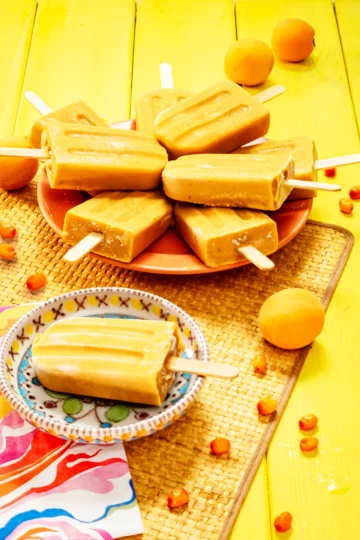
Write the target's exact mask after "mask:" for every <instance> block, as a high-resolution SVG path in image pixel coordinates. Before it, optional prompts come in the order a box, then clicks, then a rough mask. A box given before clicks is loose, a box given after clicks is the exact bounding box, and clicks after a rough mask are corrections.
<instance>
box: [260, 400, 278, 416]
mask: <svg viewBox="0 0 360 540" xmlns="http://www.w3.org/2000/svg"><path fill="white" fill-rule="evenodd" d="M276 408H277V401H276V399H274V398H273V397H271V396H268V397H266V398H264V399H262V400H261V401H259V403H258V404H257V410H258V411H259V413H260V414H262V415H264V416H268V415H269V414H272V413H273V412H275V411H276Z"/></svg>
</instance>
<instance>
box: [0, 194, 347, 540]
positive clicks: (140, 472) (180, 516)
mask: <svg viewBox="0 0 360 540" xmlns="http://www.w3.org/2000/svg"><path fill="white" fill-rule="evenodd" d="M0 220H1V221H7V222H10V223H11V224H13V225H15V226H16V227H17V228H18V231H19V235H18V237H19V238H18V241H17V252H18V260H17V261H16V262H12V263H6V262H3V261H1V262H0V305H9V304H18V303H24V302H28V301H34V296H33V295H31V294H30V293H28V292H27V290H26V288H25V287H24V281H25V279H26V277H27V276H28V275H29V274H30V273H33V272H35V271H38V270H42V271H45V272H46V274H47V276H48V279H49V283H48V286H47V288H46V290H45V291H44V292H43V293H42V294H41V295H40V296H37V297H36V300H42V299H46V298H49V297H52V296H54V295H58V294H60V293H64V292H67V291H70V290H76V289H81V288H85V287H92V286H93V287H95V286H123V287H131V288H137V289H142V290H145V291H149V292H152V293H155V294H158V295H161V296H163V297H165V298H167V299H169V300H170V301H172V302H175V303H176V304H178V305H179V306H180V307H182V308H183V309H185V310H186V311H187V312H188V313H190V315H192V316H193V317H194V318H195V319H196V320H197V322H198V323H199V325H200V327H201V328H202V330H203V331H204V333H205V335H206V338H207V340H208V343H209V347H210V351H211V357H212V360H216V361H217V362H230V363H232V364H235V365H237V366H239V368H240V376H239V377H238V378H237V379H236V380H234V381H230V382H229V381H219V380H213V381H210V380H208V381H206V383H205V385H204V387H203V389H202V390H201V392H200V394H199V396H198V399H197V400H196V402H195V403H194V404H193V406H192V407H191V408H190V409H189V411H188V412H187V414H186V415H184V416H183V417H182V418H181V419H180V420H179V421H177V422H175V423H174V424H173V425H172V426H170V427H169V428H167V429H166V430H163V431H162V432H160V433H158V434H156V435H154V436H152V437H146V438H143V439H140V440H138V441H134V442H131V443H128V444H126V452H127V455H128V459H129V464H130V467H131V472H132V476H133V480H134V484H135V488H136V492H137V496H138V501H139V505H140V508H141V512H142V516H143V519H144V524H145V530H146V532H145V535H144V538H158V539H159V540H161V539H163V540H190V539H191V540H198V539H215V538H222V539H225V538H227V537H228V535H229V533H230V530H231V526H232V524H233V522H234V520H235V518H236V515H237V512H238V511H239V509H240V507H241V505H242V503H243V501H244V499H245V496H246V493H247V491H248V489H249V487H250V485H251V482H252V480H253V478H254V475H255V472H256V470H257V467H258V465H259V463H260V461H261V458H262V456H263V455H264V453H265V451H266V449H267V447H268V445H269V442H270V440H271V437H272V435H273V433H274V431H275V427H276V425H277V423H278V422H279V419H280V417H281V415H282V412H283V410H284V407H285V405H286V402H287V400H288V398H289V395H290V393H291V390H292V388H293V386H294V384H295V381H296V379H297V376H298V374H299V372H300V369H301V366H302V364H303V362H304V359H305V357H306V354H307V352H308V349H305V350H301V351H281V350H279V349H277V348H275V347H272V346H270V345H269V344H266V343H265V342H264V341H263V340H262V339H261V336H260V335H259V331H258V329H257V315H258V313H259V309H260V306H261V305H262V303H263V302H264V300H265V299H266V298H267V297H268V296H270V295H271V294H272V293H274V292H276V291H278V290H281V289H283V288H285V287H304V288H307V289H310V290H312V291H313V292H314V293H315V294H316V295H317V296H318V297H319V298H320V299H321V300H322V301H323V303H324V304H325V305H326V306H327V305H328V303H329V301H330V298H331V296H332V294H333V292H334V290H335V287H336V285H337V282H338V280H339V278H340V275H341V272H342V270H343V268H344V266H345V263H346V260H347V258H348V256H349V253H350V251H351V247H352V244H353V238H352V235H351V233H349V232H348V231H346V230H345V229H340V228H336V227H332V226H328V225H323V224H319V223H315V222H309V223H308V224H307V225H306V226H305V228H304V229H303V230H302V232H301V233H300V234H299V235H298V236H297V237H296V239H295V240H293V241H292V242H291V244H289V245H288V246H286V247H284V248H283V249H282V250H281V251H280V252H279V253H277V254H276V255H274V257H273V259H274V261H275V263H276V269H275V270H274V271H272V272H271V273H262V272H261V271H259V270H257V269H256V268H255V267H253V266H246V267H242V268H240V269H237V270H234V271H229V272H224V273H218V274H210V275H204V276H189V277H186V276H154V275H147V274H141V273H134V272H131V271H128V270H122V269H120V268H117V267H113V266H111V265H106V264H104V263H100V262H99V261H97V260H95V259H93V258H90V257H87V258H86V259H84V260H83V261H82V262H81V263H80V264H79V265H77V266H71V265H69V264H67V263H64V262H63V261H62V257H63V255H64V253H65V251H66V246H65V245H64V244H63V242H62V240H60V239H58V238H57V237H56V236H55V235H54V233H53V232H52V230H51V229H50V228H49V226H48V225H47V224H46V222H45V220H44V219H43V218H42V216H41V214H40V211H39V209H38V207H37V204H36V195H35V186H34V184H33V185H31V186H30V187H29V188H27V189H26V190H24V191H22V192H18V193H15V194H12V195H11V196H10V195H7V194H5V193H4V192H0ZM257 353H263V354H265V355H266V356H267V358H268V370H267V374H266V376H262V377H261V376H256V375H254V373H253V371H252V366H251V360H252V358H253V357H254V355H255V354H257ZM269 394H271V395H273V396H274V397H275V398H276V399H277V400H278V402H279V407H278V412H277V415H276V416H275V418H271V419H268V418H259V417H258V415H257V412H256V403H257V402H258V400H259V399H261V398H262V397H264V396H266V395H269ZM219 435H223V436H226V437H228V438H229V439H230V440H231V444H232V447H231V452H230V454H229V455H228V456H226V457H224V456H222V457H215V456H212V455H211V454H210V453H209V443H210V441H211V440H212V439H213V438H214V437H216V436H219ZM179 486H180V487H181V486H184V487H186V488H187V489H188V491H189V492H190V504H189V506H188V507H187V508H185V509H182V510H178V511H173V512H170V511H169V510H168V508H167V505H166V498H167V494H168V493H169V492H170V491H171V490H173V489H174V488H177V487H179Z"/></svg>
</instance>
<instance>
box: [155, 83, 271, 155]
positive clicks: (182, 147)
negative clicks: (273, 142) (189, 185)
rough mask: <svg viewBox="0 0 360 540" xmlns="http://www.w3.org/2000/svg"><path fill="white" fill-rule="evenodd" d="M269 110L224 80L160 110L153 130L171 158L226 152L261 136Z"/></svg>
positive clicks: (239, 88)
mask: <svg viewBox="0 0 360 540" xmlns="http://www.w3.org/2000/svg"><path fill="white" fill-rule="evenodd" d="M269 125H270V113H269V111H268V110H267V109H266V107H265V106H264V105H262V104H261V103H260V102H259V101H258V100H257V99H256V98H254V97H253V96H251V95H250V94H248V93H247V92H246V91H245V90H243V89H242V88H241V87H240V86H238V85H237V84H235V83H233V82H231V81H229V80H224V81H221V82H219V83H217V84H215V85H213V86H211V87H210V88H208V89H206V90H203V91H202V92H199V93H197V94H194V95H193V96H191V97H189V98H187V99H185V100H184V101H182V102H181V103H178V104H177V105H174V106H173V107H170V108H169V109H167V110H166V111H163V112H162V113H160V114H159V115H158V116H157V118H156V119H155V124H154V134H155V137H156V138H157V139H158V141H159V142H160V143H161V144H162V145H163V146H165V148H166V149H167V151H168V153H169V154H170V156H171V157H172V158H176V157H179V156H182V155H185V154H201V153H228V152H232V151H233V150H235V149H236V148H239V146H242V145H244V144H246V143H249V142H251V141H253V140H255V139H258V138H259V137H262V136H264V135H265V134H266V133H267V131H268V129H269Z"/></svg>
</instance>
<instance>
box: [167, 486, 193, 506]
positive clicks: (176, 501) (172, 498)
mask: <svg viewBox="0 0 360 540" xmlns="http://www.w3.org/2000/svg"><path fill="white" fill-rule="evenodd" d="M188 502H189V494H188V492H187V491H186V489H184V488H181V489H177V490H175V491H172V492H171V493H170V494H169V495H168V499H167V503H168V507H169V508H179V507H180V506H185V504H188Z"/></svg>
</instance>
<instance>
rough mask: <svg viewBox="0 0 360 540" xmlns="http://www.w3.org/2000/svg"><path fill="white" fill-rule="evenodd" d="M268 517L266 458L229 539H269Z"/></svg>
mask: <svg viewBox="0 0 360 540" xmlns="http://www.w3.org/2000/svg"><path fill="white" fill-rule="evenodd" d="M269 519H270V516H269V510H268V484H267V472H266V460H265V459H263V460H262V462H261V465H260V467H259V470H258V472H257V474H256V477H255V479H254V482H253V484H252V486H251V489H250V491H249V494H248V496H247V498H246V499H245V502H244V504H243V507H242V509H241V512H240V514H239V517H238V519H237V521H236V524H235V525H234V528H233V530H232V533H231V535H230V540H269V539H270V538H271V533H270V521H269Z"/></svg>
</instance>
